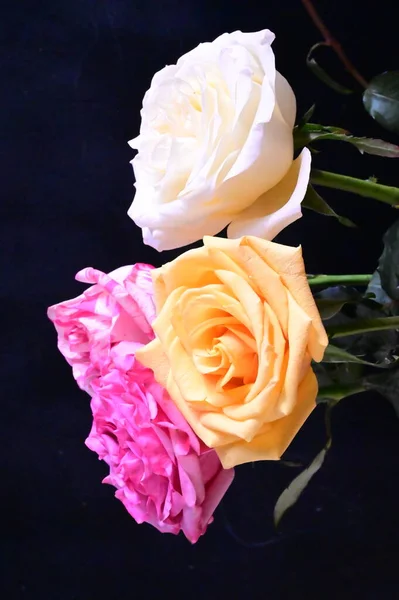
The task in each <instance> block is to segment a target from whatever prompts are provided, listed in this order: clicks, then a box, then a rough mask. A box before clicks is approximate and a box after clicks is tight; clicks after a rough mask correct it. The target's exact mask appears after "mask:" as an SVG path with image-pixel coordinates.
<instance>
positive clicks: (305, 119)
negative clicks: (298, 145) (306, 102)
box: [295, 104, 316, 130]
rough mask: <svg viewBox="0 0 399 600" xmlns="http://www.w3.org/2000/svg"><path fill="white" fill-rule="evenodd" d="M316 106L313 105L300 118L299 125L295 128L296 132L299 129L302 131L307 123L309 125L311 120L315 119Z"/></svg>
mask: <svg viewBox="0 0 399 600" xmlns="http://www.w3.org/2000/svg"><path fill="white" fill-rule="evenodd" d="M315 108H316V105H315V104H313V105H312V106H311V107H310V108H309V109H308V110H307V111H306V112H305V114H304V115H303V116H302V117H301V118H300V120H299V123H298V125H297V126H296V127H295V129H296V130H298V129H302V127H303V126H304V125H306V123H308V122H309V121H310V119H311V118H312V117H313V113H314V111H315Z"/></svg>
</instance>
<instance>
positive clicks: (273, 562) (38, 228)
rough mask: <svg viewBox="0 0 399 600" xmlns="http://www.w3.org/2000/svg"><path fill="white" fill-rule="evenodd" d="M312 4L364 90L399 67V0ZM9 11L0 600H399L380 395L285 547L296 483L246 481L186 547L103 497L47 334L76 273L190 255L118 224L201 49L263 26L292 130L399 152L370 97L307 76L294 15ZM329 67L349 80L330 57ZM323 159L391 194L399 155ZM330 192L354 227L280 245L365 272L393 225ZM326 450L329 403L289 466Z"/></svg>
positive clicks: (168, 5) (4, 23) (360, 411)
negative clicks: (151, 108) (163, 110)
mask: <svg viewBox="0 0 399 600" xmlns="http://www.w3.org/2000/svg"><path fill="white" fill-rule="evenodd" d="M316 4H317V6H318V8H319V10H320V12H321V13H322V14H323V16H324V18H325V20H326V22H328V24H329V25H330V27H331V29H332V30H333V32H334V33H335V34H336V36H337V37H338V38H339V39H340V41H341V42H342V44H343V46H344V48H345V49H346V51H347V52H348V54H349V55H350V57H351V58H352V59H353V61H354V62H355V64H356V65H357V67H358V69H359V71H360V72H362V74H363V75H364V76H365V77H366V78H370V77H371V76H372V75H373V74H377V73H379V72H381V71H384V70H386V69H397V68H398V67H399V60H398V58H399V56H398V54H399V52H398V45H397V39H398V37H397V17H396V16H395V13H394V8H393V7H394V3H393V2H392V1H390V0H379V1H378V2H370V3H369V4H367V3H366V2H365V1H364V0H356V1H354V0H352V1H351V2H348V0H335V2H334V3H333V2H331V0H323V1H321V0H320V1H318V2H316ZM1 9H2V10H1V12H2V16H1V18H0V27H1V42H0V65H1V66H0V69H1V76H2V91H1V95H0V104H1V111H0V120H1V135H0V148H1V166H2V177H1V205H0V210H1V217H0V228H1V238H0V239H1V244H2V250H1V253H0V261H1V290H0V292H1V317H2V328H1V362H0V368H1V370H2V374H1V395H2V399H1V405H0V406H1V411H0V414H1V420H2V426H1V440H2V445H1V451H0V462H1V472H0V473H1V475H0V476H1V498H2V500H1V503H2V506H1V513H0V514H1V518H2V526H1V568H2V574H1V583H0V588H3V589H4V591H3V593H2V596H1V597H2V598H4V599H7V600H13V599H14V598H16V599H17V598H18V599H19V598H21V599H25V598H26V599H30V598H35V599H36V598H38V599H40V600H92V599H93V600H97V599H102V598H108V599H112V600H114V599H118V600H125V599H130V598H142V597H147V598H158V597H171V598H172V597H175V598H183V597H184V598H204V599H210V600H211V599H213V598H217V599H221V598H225V597H226V598H230V597H231V598H247V597H248V598H270V599H273V600H274V599H280V598H282V599H285V598H291V597H295V598H307V599H308V598H318V597H320V598H340V599H341V598H367V599H374V598H376V599H377V598H378V599H381V598H382V599H386V598H387V599H388V598H398V597H399V592H398V591H397V588H398V585H399V570H398V559H399V551H398V542H399V535H398V524H399V523H398V520H399V519H398V501H397V498H398V485H397V477H398V467H399V452H398V449H399V423H398V421H397V420H396V418H395V415H394V412H393V409H392V408H391V406H390V405H389V404H388V403H387V402H386V401H385V400H383V399H382V398H380V397H379V396H373V395H366V394H362V395H359V396H357V397H353V398H351V399H348V400H345V401H343V402H342V404H341V405H339V406H338V408H337V409H336V410H335V412H334V418H333V446H332V449H331V451H330V453H329V456H328V457H327V460H326V463H325V466H324V467H323V469H322V471H321V472H320V473H319V474H318V475H317V476H316V477H315V478H314V480H313V481H312V483H311V485H310V486H309V488H308V489H307V490H306V492H305V493H304V494H303V496H302V498H301V500H300V501H299V503H298V504H297V505H296V507H295V508H294V509H292V510H291V511H290V512H289V513H287V515H286V517H285V518H284V520H283V522H282V524H281V527H280V530H279V532H278V533H276V532H275V531H274V529H273V526H272V510H273V506H274V503H275V501H276V499H277V497H278V495H279V494H280V493H281V491H282V490H283V489H284V487H285V486H286V485H287V484H288V482H289V481H290V480H291V479H292V478H293V476H294V475H295V474H296V473H297V471H296V470H295V469H293V468H289V467H284V466H283V465H282V464H276V463H272V464H268V463H264V464H257V465H256V466H255V467H253V466H252V465H244V466H242V467H239V468H238V469H237V474H236V480H235V482H234V484H233V486H232V488H231V489H230V491H229V493H228V494H227V497H226V499H225V501H224V502H223V505H222V507H221V508H220V509H219V510H218V511H217V513H216V519H215V522H214V524H213V525H212V526H211V527H210V528H209V530H208V532H207V534H206V536H205V537H203V538H201V539H200V541H199V542H198V543H197V544H196V545H195V546H191V545H190V544H189V543H188V542H187V541H186V540H185V539H184V537H183V536H179V537H174V536H170V535H161V534H160V533H158V532H157V531H156V530H154V529H152V528H151V527H150V526H147V525H141V526H138V525H136V524H135V522H134V521H133V520H132V519H131V518H130V517H129V515H128V514H127V512H126V511H125V509H124V508H123V506H122V504H121V503H119V502H118V501H117V500H115V499H114V497H113V493H114V491H113V488H111V487H110V486H104V485H102V484H101V479H102V478H103V477H104V475H105V472H106V468H105V465H103V464H102V463H100V462H99V461H98V460H97V458H96V456H95V454H93V453H91V452H90V451H89V450H88V449H87V448H86V447H85V445H84V440H85V438H86V436H87V434H88V432H89V429H90V410H89V401H88V397H87V396H86V395H85V394H84V393H83V392H81V391H79V390H78V389H77V386H76V384H75V383H74V381H73V379H72V376H71V371H70V368H69V367H68V365H67V364H66V363H65V361H64V359H63V358H62V357H61V355H60V354H59V353H58V352H57V350H56V338H55V332H54V330H53V328H52V325H51V324H50V323H49V322H48V321H47V319H46V307H47V306H48V305H50V304H54V303H55V302H59V301H61V300H64V299H67V298H70V297H73V296H75V295H77V294H78V293H80V292H81V291H82V289H83V286H82V285H81V284H78V283H77V282H75V281H74V275H75V273H76V272H77V271H78V270H80V269H81V268H83V267H86V266H93V267H97V268H99V269H102V270H103V271H109V270H111V269H114V268H116V267H118V266H120V265H122V264H127V263H128V264H130V263H134V262H138V261H147V262H151V263H153V264H155V265H159V264H160V263H161V262H165V261H166V260H167V259H169V258H170V257H173V256H175V255H176V254H177V252H174V253H172V252H170V253H164V254H158V253H157V252H156V251H155V250H152V249H151V248H148V247H145V246H143V245H142V242H141V232H140V230H139V229H137V228H136V227H135V225H134V224H133V222H132V221H131V220H130V219H129V218H128V217H127V216H126V211H127V209H128V207H129V205H130V203H131V200H132V196H133V187H132V184H133V173H132V170H131V166H130V165H129V161H130V160H131V158H132V156H133V153H132V151H131V150H130V148H129V147H128V145H127V140H129V139H131V138H132V137H134V136H135V135H136V134H137V132H138V128H139V122H140V121H139V119H140V117H139V110H140V107H141V100H142V97H143V94H144V92H145V90H146V89H147V88H148V86H149V83H150V80H151V77H152V75H153V74H154V73H155V71H157V70H159V69H160V68H162V67H163V66H164V65H165V64H168V63H173V62H175V61H176V60H177V58H178V57H179V56H180V55H181V54H182V53H184V52H186V51H188V50H190V49H191V48H193V47H194V46H196V45H197V44H198V43H199V42H201V41H205V40H212V39H214V38H215V37H216V36H217V35H219V34H221V33H222V32H224V31H232V30H235V29H242V30H244V31H254V30H258V29H260V28H264V27H269V28H270V29H272V30H273V31H274V32H275V33H276V35H277V39H276V42H275V44H274V50H275V53H276V57H277V66H278V68H279V70H280V71H281V72H282V73H283V74H284V75H285V76H286V77H287V78H288V79H289V81H290V82H291V84H292V86H293V88H294V90H295V92H296V94H297V98H298V112H299V113H303V112H304V111H305V110H306V109H307V108H309V106H310V105H311V104H312V103H313V102H314V101H316V103H317V109H316V113H315V116H314V120H316V121H317V120H319V121H321V122H323V123H325V124H336V125H340V126H343V127H346V128H348V129H351V130H352V131H353V132H354V133H355V134H357V135H368V136H372V135H374V136H378V137H385V138H386V139H388V140H390V141H395V139H394V137H393V136H390V135H389V134H385V133H384V131H383V130H381V129H380V128H379V126H378V125H376V124H375V123H374V122H373V121H372V120H371V119H370V118H369V117H368V116H367V115H366V113H365V112H364V111H363V109H362V106H361V100H360V96H359V95H356V96H353V97H343V96H338V95H336V94H335V93H334V92H333V91H331V90H329V89H328V88H326V87H324V86H323V84H321V83H319V82H318V81H317V80H316V79H314V77H313V75H312V74H310V73H309V72H308V71H307V69H306V67H305V56H306V52H307V50H308V49H309V47H310V46H311V45H312V44H313V43H315V42H317V41H319V40H320V35H319V33H318V32H317V31H316V29H315V28H314V27H313V25H312V24H311V22H310V20H309V18H308V16H307V14H306V13H305V11H304V9H303V8H302V5H301V2H300V0H284V1H281V0H268V1H266V2H258V0H257V2H255V1H254V0H246V1H245V2H232V1H231V0H230V1H227V0H225V1H222V0H202V1H201V2H194V1H193V0H191V1H184V0H180V2H178V1H177V0H175V1H172V0H169V1H161V0H152V1H151V0H146V1H144V0H140V1H138V0H108V1H105V0H103V1H100V0H98V1H95V0H64V2H62V1H61V0H51V1H43V2H40V1H36V2H35V1H33V0H31V1H29V0H13V1H10V2H7V1H3V2H2V3H1ZM319 56H320V60H321V61H322V62H323V63H324V64H326V65H327V66H328V68H329V70H330V72H332V73H334V74H335V75H336V77H337V78H338V79H340V80H341V81H343V82H344V83H351V80H350V78H349V77H347V76H346V74H345V73H343V72H342V68H341V66H340V64H339V63H338V62H337V60H336V59H335V56H334V55H333V54H332V53H331V54H330V53H329V51H322V52H321V53H320V55H319ZM324 148H325V150H326V151H325V152H324V153H323V154H321V155H318V156H316V157H315V163H316V164H317V165H318V166H319V167H320V166H321V167H322V168H327V169H331V170H338V171H340V172H343V173H350V174H352V175H357V176H359V177H368V176H370V175H375V176H377V177H378V178H379V180H380V181H382V182H384V183H390V184H393V185H395V184H396V185H398V166H397V165H398V163H396V162H395V161H394V160H389V159H382V158H372V157H367V156H366V157H362V156H361V155H360V154H358V153H357V151H356V150H355V149H353V148H346V147H344V146H343V145H341V144H338V143H337V144H331V145H328V146H327V145H326V146H324ZM325 195H326V196H327V197H328V198H329V199H330V200H331V201H332V203H333V205H334V207H335V208H336V209H337V210H339V211H340V212H341V213H344V214H346V215H347V216H349V217H350V218H352V219H353V220H354V221H356V223H357V224H358V225H359V227H358V229H357V230H347V229H345V228H344V227H342V226H341V225H339V224H338V223H336V222H335V221H334V220H331V219H326V218H324V219H323V218H321V217H318V216H316V215H312V214H310V215H309V214H307V215H306V218H304V219H302V220H301V221H300V222H298V223H296V224H294V225H293V226H292V227H290V228H289V229H288V230H286V231H285V232H284V234H283V235H282V236H281V238H280V239H281V241H283V242H285V243H289V244H298V243H299V242H302V243H303V245H304V253H305V259H306V262H307V270H308V272H348V273H350V272H371V271H372V270H373V269H374V267H375V264H376V260H377V257H378V255H379V253H380V250H381V243H380V237H381V234H382V232H383V231H384V230H385V229H386V228H387V227H388V225H389V223H390V222H391V221H392V220H393V219H394V218H395V217H396V214H395V213H394V211H392V209H390V208H389V207H385V206H383V205H378V204H377V203H376V202H373V201H371V200H367V199H362V198H360V197H354V196H350V195H345V194H341V193H330V194H327V193H326V194H325ZM323 443H324V430H323V415H322V409H321V408H319V409H317V410H316V411H315V413H314V414H313V415H312V417H311V418H310V419H309V421H308V422H307V424H306V426H305V427H304V429H303V430H302V431H301V433H300V435H299V436H298V438H297V439H296V441H295V443H294V444H293V446H292V448H291V449H290V451H289V453H288V456H289V458H291V459H295V460H300V461H302V462H303V463H305V464H306V463H307V462H308V461H310V460H311V459H312V458H313V456H314V455H315V454H316V453H317V452H318V451H319V450H320V448H321V447H322V445H323ZM237 536H238V537H239V538H241V540H238V539H237ZM257 542H264V544H263V545H261V546H257V545H256V543H257Z"/></svg>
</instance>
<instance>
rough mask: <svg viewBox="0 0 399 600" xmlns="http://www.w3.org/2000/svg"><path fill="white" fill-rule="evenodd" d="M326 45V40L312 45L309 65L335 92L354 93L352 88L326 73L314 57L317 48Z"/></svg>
mask: <svg viewBox="0 0 399 600" xmlns="http://www.w3.org/2000/svg"><path fill="white" fill-rule="evenodd" d="M325 45H326V44H325V43H324V42H319V43H318V44H315V45H314V46H312V47H311V49H310V50H309V52H308V55H307V57H306V64H307V65H308V67H309V69H310V70H311V71H312V73H314V75H316V77H318V78H319V79H320V81H322V82H323V83H325V84H326V85H328V86H329V87H330V88H331V89H333V90H334V91H335V92H338V93H339V94H344V95H347V94H353V90H350V89H348V88H346V87H344V86H343V85H341V84H340V83H337V82H336V81H334V79H333V78H332V77H330V75H328V73H326V72H325V71H324V69H322V68H321V67H320V65H319V64H318V63H317V62H316V61H315V59H314V58H313V57H312V54H313V53H314V52H315V50H317V49H318V48H320V47H321V46H325Z"/></svg>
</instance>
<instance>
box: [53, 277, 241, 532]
mask: <svg viewBox="0 0 399 600" xmlns="http://www.w3.org/2000/svg"><path fill="white" fill-rule="evenodd" d="M151 269H152V267H150V266H148V265H135V266H133V267H122V268H121V269H117V270H116V271H114V272H113V273H111V274H110V275H105V274H104V273H101V272H100V271H97V270H94V269H85V270H84V271H81V272H80V273H78V275H77V278H78V279H79V280H80V281H86V282H88V283H94V285H93V286H92V287H91V288H89V289H88V290H87V291H86V292H84V293H83V294H82V295H81V296H78V297H77V298H75V299H73V300H69V301H67V302H62V303H60V304H58V305H55V306H52V307H50V308H49V317H50V319H51V320H52V321H53V322H54V325H55V327H56V329H57V332H58V347H59V349H60V351H61V352H62V354H63V355H64V356H65V358H66V359H67V361H68V362H69V364H71V365H72V368H73V374H74V377H75V379H76V380H77V382H78V384H79V385H80V387H81V388H82V389H85V390H86V391H88V392H89V393H90V395H91V396H92V401H91V408H92V412H93V426H92V429H91V432H90V435H89V437H88V439H87V440H86V444H87V446H88V447H89V448H90V449H91V450H94V451H95V452H97V454H98V455H99V458H100V459H102V460H104V461H105V462H106V463H107V464H108V465H109V468H110V473H109V475H108V476H107V477H106V478H105V479H104V483H110V484H112V485H114V486H115V487H116V488H117V492H116V494H115V495H116V497H117V498H119V499H120V500H121V501H122V502H123V504H124V506H125V507H126V509H127V510H128V511H129V513H130V514H131V515H132V516H133V518H134V519H135V520H136V521H137V522H138V523H143V522H148V523H151V524H152V525H154V526H155V527H156V528H157V529H159V530H160V531H162V532H169V533H174V534H177V533H179V531H180V530H182V531H183V532H184V534H185V535H186V537H187V538H188V539H189V540H190V541H191V542H192V543H195V542H196V541H197V540H198V538H199V537H200V536H201V535H202V534H203V533H205V530H206V528H207V526H208V524H209V523H211V521H212V514H213V512H214V510H215V508H216V506H217V505H218V504H219V502H220V500H221V498H222V497H223V495H224V494H225V492H226V490H227V489H228V487H229V485H230V484H231V482H232V480H233V477H234V471H233V469H229V470H224V469H223V468H222V466H221V463H220V460H219V458H218V456H217V454H216V452H215V451H214V450H210V449H209V448H207V447H206V446H205V445H204V444H203V443H202V442H201V441H200V440H199V439H198V437H197V436H196V435H195V434H194V432H193V431H192V430H191V428H190V426H189V425H188V424H187V422H186V420H185V419H184V417H183V416H182V415H181V413H180V412H179V410H178V409H177V408H176V406H175V404H174V403H173V402H172V401H171V399H170V398H169V396H168V394H167V392H166V391H165V390H164V389H163V388H162V387H161V386H160V385H159V384H158V383H156V381H155V379H154V375H153V372H152V371H151V370H150V369H147V368H145V367H143V366H142V365H141V364H140V363H139V362H138V361H136V359H135V352H136V350H137V349H138V348H139V347H141V346H142V345H143V344H146V343H147V342H148V341H149V340H151V339H152V338H153V337H154V334H153V331H152V327H151V322H152V320H153V319H154V317H155V309H154V304H153V300H152V283H151V275H150V270H151Z"/></svg>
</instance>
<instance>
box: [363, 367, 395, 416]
mask: <svg viewBox="0 0 399 600" xmlns="http://www.w3.org/2000/svg"><path fill="white" fill-rule="evenodd" d="M363 385H364V387H365V389H367V390H371V391H374V392H378V393H380V394H381V395H382V396H384V397H385V398H387V400H389V401H390V402H391V404H392V406H393V407H394V409H395V412H396V414H397V415H398V417H399V368H397V369H392V370H390V371H388V372H386V373H382V374H381V373H379V374H377V375H369V376H368V377H365V378H363Z"/></svg>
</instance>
